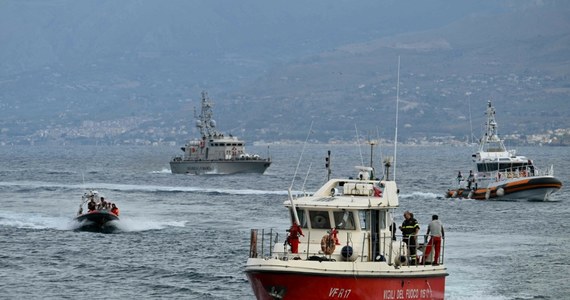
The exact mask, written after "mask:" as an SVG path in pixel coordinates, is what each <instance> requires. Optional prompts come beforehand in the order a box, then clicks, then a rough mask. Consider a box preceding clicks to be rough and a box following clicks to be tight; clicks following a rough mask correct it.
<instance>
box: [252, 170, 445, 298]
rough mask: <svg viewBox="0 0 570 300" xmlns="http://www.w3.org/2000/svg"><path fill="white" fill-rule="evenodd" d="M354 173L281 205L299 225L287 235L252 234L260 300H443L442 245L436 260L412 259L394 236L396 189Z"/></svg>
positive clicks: (254, 282) (255, 283) (361, 172)
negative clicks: (433, 262)
mask: <svg viewBox="0 0 570 300" xmlns="http://www.w3.org/2000/svg"><path fill="white" fill-rule="evenodd" d="M357 169H358V175H357V177H356V179H353V178H346V179H330V180H329V181H328V182H326V183H325V184H324V185H323V186H322V187H321V188H320V189H319V190H318V191H316V192H315V193H314V194H312V195H302V196H299V197H293V196H292V195H291V192H289V199H288V200H287V201H286V202H285V203H284V205H285V206H286V207H287V208H288V209H289V213H290V219H291V223H292V224H295V223H296V224H298V225H299V226H297V227H295V226H292V227H291V229H290V230H288V231H289V236H287V234H286V232H285V231H282V232H276V231H274V230H269V231H267V230H263V231H260V230H257V229H253V230H252V231H251V243H250V253H249V258H248V260H247V265H246V268H245V273H246V274H247V277H248V279H249V281H250V283H251V286H252V288H253V292H254V294H255V296H256V297H257V299H307V300H310V299H375V300H378V299H444V295H445V278H446V276H447V275H448V273H447V269H446V267H445V264H444V253H445V251H444V250H445V249H444V248H445V245H442V249H441V252H440V257H439V260H433V257H426V258H425V259H424V258H423V257H421V252H418V254H417V255H418V257H416V258H415V259H413V260H412V259H411V257H409V254H408V253H409V251H408V246H407V245H406V243H404V242H403V241H402V239H401V238H400V237H399V236H396V232H395V228H396V226H395V224H394V222H393V217H392V215H393V213H394V212H395V211H396V210H397V209H398V206H399V204H398V192H399V191H398V187H397V186H396V182H395V181H391V180H388V176H385V180H380V179H375V178H374V176H373V169H372V168H371V167H357ZM386 174H389V173H388V172H387V171H386ZM299 227H300V228H299ZM416 240H420V241H423V240H424V239H422V238H421V237H419V238H418V239H416ZM289 246H290V247H289ZM417 246H419V248H418V249H420V250H421V248H422V245H417ZM431 252H432V255H431V256H433V253H434V251H431ZM416 261H417V262H420V261H421V262H422V263H418V264H412V262H416ZM432 261H438V262H439V264H432V263H431V262H432Z"/></svg>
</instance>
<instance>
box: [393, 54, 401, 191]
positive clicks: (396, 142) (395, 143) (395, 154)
mask: <svg viewBox="0 0 570 300" xmlns="http://www.w3.org/2000/svg"><path fill="white" fill-rule="evenodd" d="M399 104H400V56H399V55H398V83H397V84H396V132H395V134H394V181H396V156H397V150H398V147H397V144H398V111H399Z"/></svg>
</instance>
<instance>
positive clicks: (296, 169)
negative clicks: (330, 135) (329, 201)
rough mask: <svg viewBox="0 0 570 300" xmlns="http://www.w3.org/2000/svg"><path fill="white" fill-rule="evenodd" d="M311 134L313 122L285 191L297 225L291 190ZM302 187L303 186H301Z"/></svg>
mask: <svg viewBox="0 0 570 300" xmlns="http://www.w3.org/2000/svg"><path fill="white" fill-rule="evenodd" d="M311 132H313V121H311V126H310V127H309V132H307V137H306V138H305V142H304V143H303V148H302V149H301V155H300V156H299V160H298V161H297V167H296V168H295V174H293V180H292V181H291V185H290V186H289V188H288V189H287V195H288V196H289V202H291V210H292V211H293V217H294V218H295V222H296V224H298V225H301V222H299V215H298V214H297V208H296V207H295V202H294V201H293V194H292V192H291V190H292V189H293V183H294V182H295V177H297V171H299V165H300V164H301V158H303V153H304V152H305V146H307V141H308V140H309V136H310V135H311ZM303 186H304V184H303Z"/></svg>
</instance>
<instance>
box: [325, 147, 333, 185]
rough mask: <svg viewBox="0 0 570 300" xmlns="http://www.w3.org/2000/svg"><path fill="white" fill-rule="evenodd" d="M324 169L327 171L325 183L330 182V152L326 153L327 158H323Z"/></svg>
mask: <svg viewBox="0 0 570 300" xmlns="http://www.w3.org/2000/svg"><path fill="white" fill-rule="evenodd" d="M325 168H326V169H327V181H329V180H331V173H332V170H331V150H328V151H327V157H325Z"/></svg>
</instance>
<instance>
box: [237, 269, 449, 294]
mask: <svg viewBox="0 0 570 300" xmlns="http://www.w3.org/2000/svg"><path fill="white" fill-rule="evenodd" d="M247 277H248V279H249V281H250V283H251V286H252V288H253V292H254V294H255V296H256V297H257V299H258V300H274V299H284V300H287V299H296V300H297V299H303V300H313V299H315V300H316V299H359V300H362V299H374V300H392V299H444V296H445V276H434V277H425V276H424V277H355V276H324V275H313V274H307V275H305V274H284V273H268V272H249V273H247Z"/></svg>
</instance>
